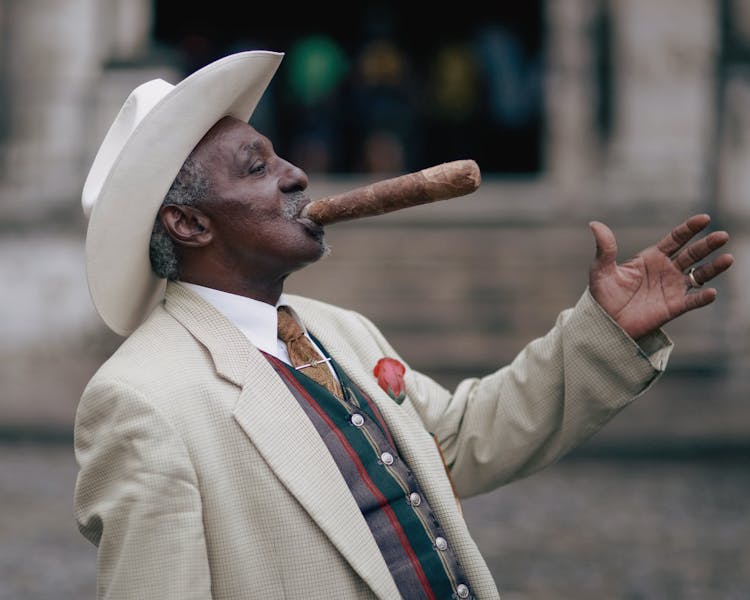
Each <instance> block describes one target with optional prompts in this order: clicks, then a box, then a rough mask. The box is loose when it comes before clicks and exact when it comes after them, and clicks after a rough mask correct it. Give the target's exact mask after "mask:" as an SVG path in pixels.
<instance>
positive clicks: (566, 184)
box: [545, 0, 599, 207]
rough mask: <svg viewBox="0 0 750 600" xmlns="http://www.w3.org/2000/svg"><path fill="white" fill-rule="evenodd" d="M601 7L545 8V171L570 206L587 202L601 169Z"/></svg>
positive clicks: (584, 3) (577, 3)
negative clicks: (595, 35) (597, 39)
mask: <svg viewBox="0 0 750 600" xmlns="http://www.w3.org/2000/svg"><path fill="white" fill-rule="evenodd" d="M598 4H599V3H598V1H597V0H549V1H548V2H547V4H546V12H547V23H548V28H547V39H546V43H547V48H548V50H547V65H548V75H547V79H546V82H545V103H546V109H545V111H546V118H547V134H546V142H545V144H546V148H545V154H546V157H545V159H546V163H547V165H546V171H547V174H548V176H549V177H550V179H551V182H552V183H553V185H554V186H555V188H556V196H557V197H558V199H559V200H560V202H562V203H564V204H565V205H566V207H569V206H570V204H571V203H576V202H580V201H581V200H582V199H583V198H584V197H585V195H586V193H587V192H588V190H589V182H590V178H591V176H592V174H593V172H594V170H595V167H596V164H595V156H596V154H597V144H596V118H595V106H596V90H595V87H596V82H595V79H594V63H595V61H594V48H593V45H592V39H591V36H590V35H589V31H590V28H591V26H592V22H593V20H594V18H595V16H596V11H597V7H598Z"/></svg>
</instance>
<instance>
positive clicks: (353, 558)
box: [166, 284, 398, 599]
mask: <svg viewBox="0 0 750 600" xmlns="http://www.w3.org/2000/svg"><path fill="white" fill-rule="evenodd" d="M166 308H167V310H168V311H169V312H170V313H171V314H172V315H173V316H174V317H175V318H176V319H178V320H179V321H180V322H181V323H182V324H183V325H184V326H185V327H186V328H187V329H188V330H189V331H190V332H191V333H192V334H193V335H194V336H195V337H196V338H197V339H198V341H199V342H200V343H202V344H203V345H204V346H205V347H206V348H207V349H208V351H209V352H210V353H211V356H212V358H213V360H214V363H215V365H216V371H217V373H218V374H219V375H220V376H221V377H223V378H225V379H227V380H228V381H230V382H232V383H234V384H235V385H237V386H239V387H240V388H241V390H240V392H239V397H238V400H237V403H236V405H235V408H234V413H233V414H234V417H235V419H236V420H237V422H238V424H239V425H240V427H242V429H243V430H244V432H245V433H246V434H247V436H248V437H249V438H250V440H252V442H253V444H254V445H255V446H256V448H257V449H258V451H259V452H260V453H261V454H262V455H263V457H264V459H265V460H266V461H267V462H268V464H269V465H270V466H271V468H272V469H273V470H274V472H275V474H276V476H277V477H278V478H279V480H280V481H281V482H282V483H283V484H284V486H285V487H286V488H287V489H288V490H289V492H290V493H292V494H293V495H294V496H295V497H296V498H297V500H298V501H299V503H300V504H301V505H302V506H303V507H304V508H305V510H306V511H307V512H308V514H309V515H310V518H312V519H313V520H314V521H315V522H316V523H317V524H318V526H319V527H320V528H321V530H322V531H324V532H325V533H326V535H327V536H328V537H329V538H330V540H331V542H332V543H333V545H334V546H335V547H336V548H337V549H338V550H339V551H340V552H341V554H342V555H343V556H344V558H345V559H346V560H347V561H348V562H349V563H350V564H351V566H352V568H353V569H354V570H355V571H356V572H357V573H358V574H359V575H360V576H361V577H362V579H363V580H364V581H365V582H366V583H367V584H368V585H369V586H370V587H371V588H372V590H373V591H374V592H375V594H376V595H378V597H380V598H383V599H390V598H395V597H398V591H397V589H396V586H395V583H394V582H393V578H392V577H391V575H390V572H389V571H388V567H387V565H386V564H385V561H384V560H383V558H382V555H381V553H380V550H379V548H378V546H377V544H376V542H375V539H374V538H373V537H372V534H371V532H370V529H369V527H368V526H367V523H366V521H365V520H364V517H363V516H362V513H361V512H360V510H359V508H358V506H357V504H356V502H355V501H354V498H353V496H352V495H351V492H350V491H349V488H348V486H347V485H346V482H345V481H344V478H343V477H342V475H341V472H340V471H339V469H338V467H337V465H336V463H335V462H334V460H333V458H332V457H331V455H330V453H329V452H328V449H327V447H326V446H325V444H324V443H323V440H322V439H321V438H320V435H319V434H318V432H317V431H316V429H315V427H314V426H313V424H312V422H311V421H310V420H309V418H308V417H307V415H306V414H305V412H304V411H303V409H302V407H300V405H299V403H298V402H297V400H296V399H295V398H294V396H292V394H291V393H290V392H289V390H288V388H287V386H286V384H285V383H284V382H283V381H282V379H281V377H279V375H278V373H276V371H275V370H274V369H273V367H272V366H271V364H270V363H269V362H268V360H267V359H266V358H265V357H264V356H263V355H262V354H261V352H260V351H258V350H257V349H256V348H255V347H253V346H252V344H250V342H248V341H247V339H246V338H245V337H244V335H243V334H242V333H241V332H240V331H239V330H238V329H237V328H236V327H234V326H233V325H232V324H231V323H230V322H229V321H228V320H227V319H226V318H225V317H224V316H223V315H221V314H220V313H219V312H218V311H216V310H215V309H214V308H213V307H212V306H210V305H209V304H208V303H206V302H204V301H203V300H202V299H201V298H200V297H198V296H197V295H195V294H193V293H192V292H190V291H189V290H187V289H186V288H184V287H182V286H179V285H177V284H170V285H169V286H168V289H167V303H166Z"/></svg>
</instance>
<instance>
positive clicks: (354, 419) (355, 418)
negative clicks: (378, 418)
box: [351, 413, 365, 427]
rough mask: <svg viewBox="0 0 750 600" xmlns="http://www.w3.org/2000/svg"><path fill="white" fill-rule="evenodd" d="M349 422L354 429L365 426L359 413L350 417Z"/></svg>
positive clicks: (363, 419)
mask: <svg viewBox="0 0 750 600" xmlns="http://www.w3.org/2000/svg"><path fill="white" fill-rule="evenodd" d="M351 422H352V425H354V426H355V427H362V425H364V424H365V418H364V417H363V416H362V415H360V414H359V413H354V414H353V415H352V417H351Z"/></svg>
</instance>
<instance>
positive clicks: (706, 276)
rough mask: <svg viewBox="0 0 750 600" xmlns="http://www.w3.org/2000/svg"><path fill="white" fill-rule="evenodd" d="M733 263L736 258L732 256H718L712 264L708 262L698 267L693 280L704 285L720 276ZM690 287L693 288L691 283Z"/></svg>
mask: <svg viewBox="0 0 750 600" xmlns="http://www.w3.org/2000/svg"><path fill="white" fill-rule="evenodd" d="M733 263H734V256H732V255H731V254H722V255H721V256H717V257H716V258H715V259H714V260H712V261H711V262H707V263H705V264H702V265H700V266H699V267H696V268H695V270H694V271H693V278H694V279H695V281H696V283H697V284H698V285H704V284H706V283H708V282H709V281H711V280H712V279H713V278H714V277H716V276H717V275H720V274H721V273H723V272H724V271H726V270H727V269H728V268H729V267H731V266H732V264H733ZM688 285H689V286H690V287H692V285H690V282H689V281H688Z"/></svg>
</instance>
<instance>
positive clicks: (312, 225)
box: [297, 217, 323, 238]
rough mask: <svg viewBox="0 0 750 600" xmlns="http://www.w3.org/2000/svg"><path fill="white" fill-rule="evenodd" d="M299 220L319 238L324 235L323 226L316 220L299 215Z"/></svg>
mask: <svg viewBox="0 0 750 600" xmlns="http://www.w3.org/2000/svg"><path fill="white" fill-rule="evenodd" d="M297 222H298V223H300V224H301V225H302V226H303V227H304V228H305V229H307V231H308V232H310V233H311V234H312V235H313V236H315V237H317V238H319V237H322V236H323V228H322V227H321V226H320V225H318V224H317V223H316V222H315V221H313V220H312V219H310V218H308V217H297Z"/></svg>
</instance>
